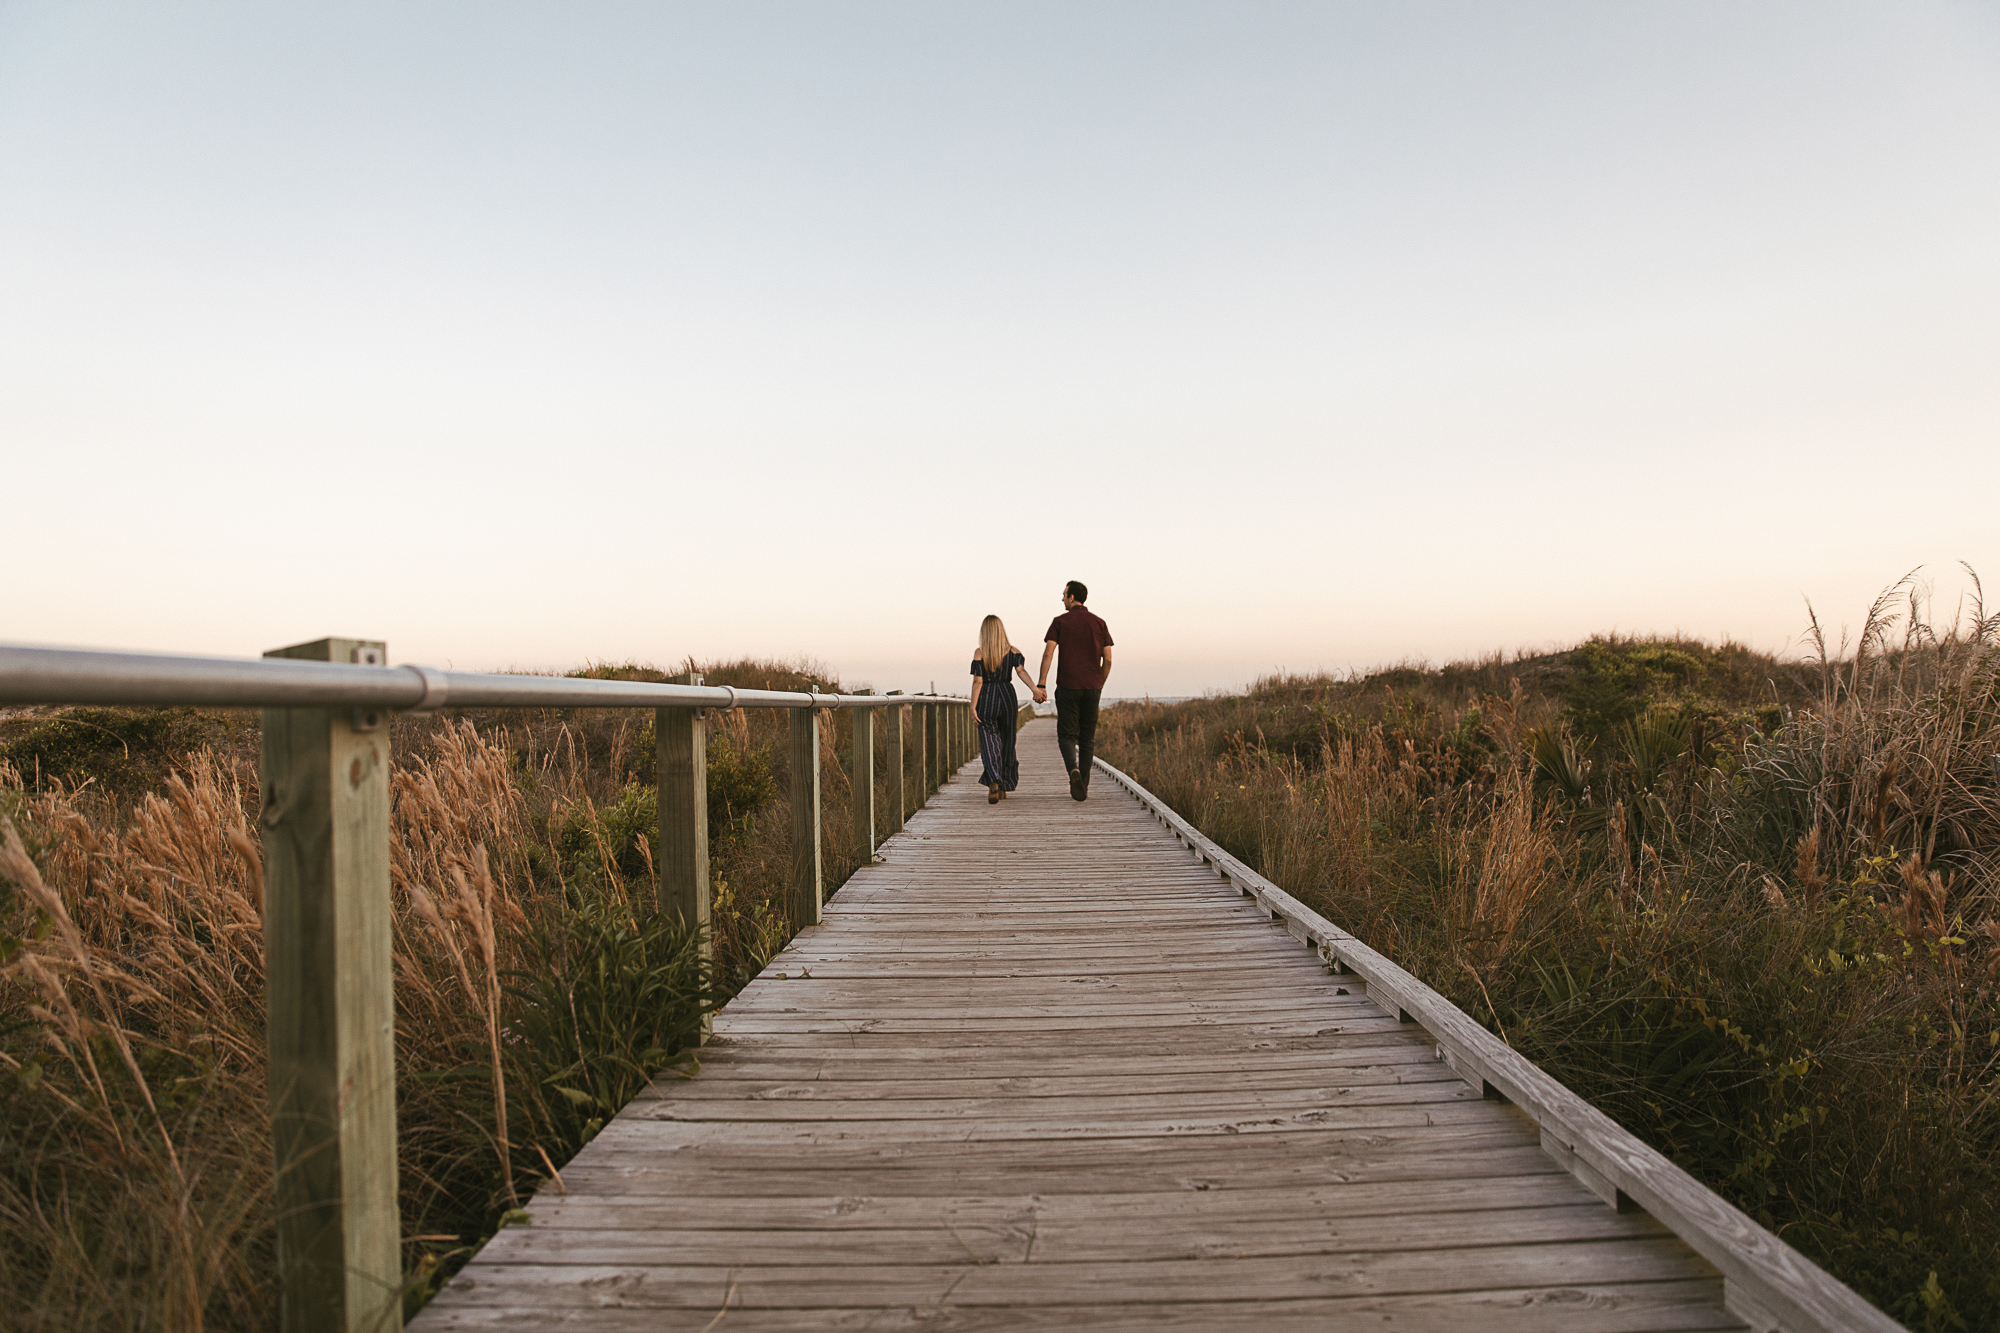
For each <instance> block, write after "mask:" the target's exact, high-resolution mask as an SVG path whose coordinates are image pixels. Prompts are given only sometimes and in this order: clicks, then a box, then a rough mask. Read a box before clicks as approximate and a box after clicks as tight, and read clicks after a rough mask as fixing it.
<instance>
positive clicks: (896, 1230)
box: [482, 1200, 1684, 1267]
mask: <svg viewBox="0 0 2000 1333" xmlns="http://www.w3.org/2000/svg"><path fill="white" fill-rule="evenodd" d="M711 1202H712V1205H713V1207H714V1208H715V1209H716V1213H715V1214H714V1216H715V1219H716V1220H715V1224H713V1225H711V1224H709V1223H708V1222H707V1221H705V1220H704V1219H701V1218H697V1217H695V1216H693V1215H691V1214H689V1213H687V1212H685V1211H683V1212H682V1213H681V1215H680V1216H679V1217H678V1218H673V1217H670V1216H668V1215H665V1214H664V1213H652V1214H644V1215H640V1216H635V1217H632V1218H631V1221H632V1222H633V1223H635V1224H636V1225H630V1226H624V1227H605V1226H593V1227H590V1228H587V1229H576V1228H570V1227H563V1226H554V1225H548V1224H545V1223H544V1222H542V1221H541V1220H540V1218H539V1216H538V1218H537V1221H536V1222H535V1224H534V1225H535V1226H540V1227H542V1230H540V1231H536V1230H534V1228H533V1227H516V1228H509V1229H508V1230H505V1231H502V1232H501V1233H500V1234H499V1235H497V1236H495V1237H494V1238H493V1239H492V1240H491V1241H490V1242H488V1244H487V1247H486V1250H485V1251H484V1252H483V1254H482V1257H483V1258H484V1259H485V1260H486V1261H487V1262H488V1263H493V1264H508V1263H526V1264H569V1263H577V1264H592V1265H598V1264H608V1265H616V1266H619V1267H626V1266H639V1265H645V1266H652V1265H662V1264H673V1265H716V1266H727V1265H729V1264H732V1263H741V1262H742V1261H743V1259H744V1257H745V1249H746V1242H747V1243H748V1244H749V1245H750V1246H753V1247H754V1249H753V1253H754V1255H755V1259H754V1262H755V1263H756V1264H757V1265H758V1266H760V1267H767V1266H777V1265H784V1264H833V1263H841V1264H870V1263H881V1262H883V1259H884V1256H885V1255H889V1254H893V1255H894V1256H895V1262H896V1263H897V1264H899V1265H925V1264H958V1263H963V1262H964V1261H965V1259H966V1257H967V1256H968V1255H970V1256H971V1257H972V1258H973V1259H974V1261H975V1262H978V1263H982V1264H1005V1263H1023V1262H1028V1261H1030V1260H1032V1259H1033V1258H1034V1257H1036V1256H1037V1255H1038V1254H1039V1255H1040V1256H1042V1257H1044V1258H1045V1259H1046V1260H1047V1261H1049V1262H1052V1263H1059V1264H1078V1263H1129V1262H1134V1261H1148V1260H1159V1259H1171V1258H1175V1257H1179V1256H1186V1257H1189V1258H1205V1257H1210V1256H1221V1255H1227V1256H1228V1257H1229V1258H1232V1259H1267V1258H1278V1257H1294V1258H1300V1259H1312V1258H1318V1257H1322V1256H1333V1255H1361V1254H1380V1253H1384V1252H1398V1253H1418V1252H1421V1251H1424V1250H1468V1249H1470V1250H1477V1249H1482V1248H1486V1247H1488V1246H1493V1245H1557V1244H1568V1243H1575V1242H1602V1241H1605V1240H1611V1239H1618V1240H1646V1239H1659V1238H1663V1237H1669V1236H1670V1234H1671V1233H1669V1232H1668V1231H1667V1229H1666V1228H1665V1227H1663V1226H1661V1225H1660V1224H1659V1223H1658V1222H1656V1221H1654V1220H1653V1219H1652V1218H1650V1217H1647V1216H1645V1215H1644V1214H1632V1215H1628V1216H1625V1217H1619V1218H1616V1219H1615V1224H1614V1225H1611V1226H1607V1225H1606V1223H1605V1219H1604V1211H1603V1209H1601V1208H1599V1207H1597V1206H1596V1205H1595V1204H1570V1205H1567V1206H1562V1205H1557V1206H1551V1207H1545V1208H1488V1209H1481V1210H1477V1211H1470V1210H1468V1211H1459V1212H1439V1213H1430V1214H1417V1215H1414V1216H1412V1215H1410V1214H1407V1213H1405V1214H1388V1215H1378V1216H1372V1217H1369V1218H1367V1219H1365V1220H1362V1219H1355V1218H1350V1217H1345V1216H1341V1215H1338V1214H1332V1213H1328V1214H1322V1215H1320V1216H1317V1217H1292V1218H1271V1219H1263V1218H1239V1219H1237V1220H1235V1221H1233V1222H1225V1221H1221V1220H1219V1219H1212V1218H1208V1217H1205V1216H1201V1215H1191V1216H1184V1217H1182V1218H1180V1219H1178V1221H1177V1222H1172V1221H1167V1220H1164V1219H1162V1220H1155V1221H1149V1222H1148V1223H1147V1224H1145V1225H1129V1224H1128V1225H1124V1226H1108V1225H1106V1220H1105V1219H1104V1218H1101V1217H1089V1216H1084V1217H1076V1218H1071V1219H1068V1220H1064V1219H1059V1218H1052V1217H1048V1216H1045V1215H1043V1214H1042V1213H1040V1212H1039V1211H1038V1210H1030V1211H1029V1212H1028V1213H1027V1215H1026V1216H1024V1217H1017V1218H1014V1219H1011V1220H1006V1221H1001V1220H997V1219H995V1220H988V1221H984V1222H981V1221H974V1220H972V1219H969V1218H964V1217H951V1218H937V1217H934V1218H929V1219H925V1220H923V1221H922V1222H921V1223H919V1224H917V1225H913V1226H906V1227H871V1228H866V1229H862V1228H856V1227H836V1228H831V1229H824V1230H823V1229H821V1228H819V1227H816V1226H809V1227H772V1226H768V1225H766V1226H760V1227H757V1228H755V1229H754V1230H751V1231H749V1232H748V1234H746V1231H745V1230H744V1229H740V1228H737V1227H734V1226H732V1225H731V1223H732V1222H733V1221H734V1219H733V1218H731V1216H730V1207H729V1204H728V1201H726V1200H713V1201H711ZM752 1236H754V1237H755V1239H754V1240H752V1239H751V1237H752ZM1663 1248H1666V1252H1667V1255H1668V1256H1669V1257H1668V1258H1667V1260H1666V1262H1668V1263H1670V1264H1675V1265H1676V1267H1678V1266H1679V1262H1684V1261H1683V1260H1681V1259H1680V1256H1676V1255H1674V1254H1673V1251H1674V1250H1675V1249H1678V1248H1679V1247H1663ZM1024 1255H1026V1256H1027V1259H1024V1257H1023V1256H1024Z"/></svg>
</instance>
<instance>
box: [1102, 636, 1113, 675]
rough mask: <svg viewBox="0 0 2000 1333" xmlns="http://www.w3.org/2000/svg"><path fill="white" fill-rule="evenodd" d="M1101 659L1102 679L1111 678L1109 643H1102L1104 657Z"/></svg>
mask: <svg viewBox="0 0 2000 1333" xmlns="http://www.w3.org/2000/svg"><path fill="white" fill-rule="evenodd" d="M1102 661H1103V663H1104V679H1105V680H1107V681H1108V680H1110V679H1111V645H1110V644H1108V643H1107V644H1105V645H1104V657H1103V658H1102Z"/></svg>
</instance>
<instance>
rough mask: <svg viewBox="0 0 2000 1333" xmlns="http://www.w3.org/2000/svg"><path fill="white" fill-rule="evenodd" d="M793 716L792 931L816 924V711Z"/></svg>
mask: <svg viewBox="0 0 2000 1333" xmlns="http://www.w3.org/2000/svg"><path fill="white" fill-rule="evenodd" d="M791 712H792V756H791V758H792V884H791V903H790V910H791V916H792V929H793V930H794V931H800V930H804V929H805V928H806V927H807V926H816V925H818V924H819V908H820V884H821V879H820V846H819V710H818V709H817V708H794V709H792V710H791Z"/></svg>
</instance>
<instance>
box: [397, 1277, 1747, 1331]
mask: <svg viewBox="0 0 2000 1333" xmlns="http://www.w3.org/2000/svg"><path fill="white" fill-rule="evenodd" d="M718 1299H719V1300H724V1301H726V1304H718V1305H717V1306H716V1307H715V1308H713V1309H711V1308H709V1307H705V1306H703V1307H695V1308H691V1309H684V1310H661V1309H647V1308H641V1309H621V1308H619V1307H618V1306H617V1305H615V1304H608V1303H607V1304H606V1305H605V1306H603V1307H601V1308H597V1309H591V1310H574V1311H567V1312H549V1313H547V1314H546V1315H543V1314H542V1312H541V1311H539V1310H536V1311H535V1313H536V1315H537V1316H538V1317H539V1318H540V1319H541V1320H542V1321H543V1323H542V1326H546V1327H556V1328H572V1327H581V1326H585V1325H587V1326H588V1327H589V1328H590V1329H592V1330H595V1331H596V1333H654V1330H665V1331H670V1333H678V1331H679V1330H689V1331H690V1333H720V1330H723V1329H728V1330H731V1331H732V1333H734V1331H735V1330H750V1331H751V1333H823V1331H824V1333H860V1331H861V1330H866V1331H867V1333H912V1331H913V1330H922V1333H995V1330H1002V1329H1004V1330H1010V1331H1012V1333H1074V1330H1077V1329H1090V1330H1092V1333H1156V1331H1157V1333H1211V1331H1212V1330H1219V1329H1232V1330H1233V1329H1243V1330H1254V1331H1255V1333H1327V1331H1328V1330H1329V1329H1333V1330H1338V1329H1349V1328H1363V1327H1366V1328H1378V1327H1379V1328H1389V1329H1395V1330H1398V1331H1399V1333H1468V1330H1476V1331H1477V1333H1546V1330H1549V1329H1553V1328H1560V1329H1562V1330H1563V1333H1678V1331H1681V1330H1687V1331H1689V1333H1700V1331H1701V1330H1720V1329H1741V1328H1742V1327H1743V1325H1742V1324H1741V1323H1740V1322H1739V1321H1737V1320H1735V1319H1732V1318H1730V1317H1729V1316H1727V1315H1725V1314H1723V1313H1722V1311H1721V1308H1720V1297H1719V1295H1718V1294H1717V1291H1716V1284H1715V1283H1714V1282H1713V1281H1708V1280H1703V1279H1694V1280H1689V1281H1680V1282H1644V1283H1636V1282H1635V1283H1592V1284H1588V1285H1564V1286H1561V1287H1553V1288H1540V1289H1538V1288H1533V1287H1526V1288H1522V1287H1510V1288H1505V1289H1501V1290H1498V1291H1488V1292H1445V1293H1435V1294H1434V1293H1422V1294H1416V1295H1395V1296H1320V1297H1309V1298H1305V1299H1301V1300H1291V1301H1259V1302H1255V1303H1245V1302H1225V1301H1185V1302H1175V1303H1172V1304H1165V1303H1132V1304H1120V1305H1106V1304H1094V1303H1093V1304H1082V1303H1077V1304H1052V1305H1038V1306H1033V1307H1027V1308H1023V1307H1018V1306H976V1307H963V1306H957V1305H953V1304H951V1303H949V1302H946V1303H942V1304H935V1305H925V1306H918V1305H910V1306H903V1307H892V1308H887V1309H884V1308H881V1307H879V1306H872V1305H871V1306H862V1307H859V1308H847V1309H833V1308H819V1309H806V1310H758V1309H745V1308H743V1305H742V1303H741V1301H742V1295H741V1292H740V1290H732V1289H730V1288H729V1287H727V1286H725V1287H724V1288H723V1290H722V1292H721V1294H720V1296H719V1298H718ZM426 1318H427V1319H430V1318H435V1319H436V1321H437V1322H436V1324H435V1325H434V1326H435V1327H437V1328H440V1329H490V1328H499V1327H514V1326H516V1321H518V1320H520V1319H521V1318H522V1313H521V1312H520V1311H517V1310H516V1309H514V1308H513V1307H509V1306H505V1305H500V1306H496V1307H470V1306H469V1307H466V1308H463V1309H452V1310H449V1311H440V1312H439V1314H438V1315H437V1316H429V1315H427V1316H426ZM426 1326H427V1327H429V1326H432V1325H429V1324H427V1325H426Z"/></svg>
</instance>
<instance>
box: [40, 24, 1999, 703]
mask: <svg viewBox="0 0 2000 1333" xmlns="http://www.w3.org/2000/svg"><path fill="white" fill-rule="evenodd" d="M1996 238H2000V9H1996V7H1995V6H1993V5H1991V4H1984V3H1980V4H1972V3H1966V4H1922V3H1901V4H1894V5H1884V4H1879V3H1872V2H1871V3H1863V4H1839V3H1828V2H1827V0H1812V2H1811V3H1797V4H1741V3H1734V2H1731V3H1691V2H1687V0H1676V2H1675V3H1656V4H1646V3H1621V4H1600V3H1589V4H1515V5H1506V4H1496V3H1487V2H1484V0H1482V2H1481V3H1474V4H1395V5H1388V4H1373V3H1369V4H1359V3H1357V4H1346V5H1342V4H1332V3H1311V4H1258V3H1227V4H1224V3H1213V4H1200V5H1191V4H1174V3H1164V2H1163V0H1145V2H1144V3H1131V4H1118V3H1091V4H1081V5H1079V4H1032V3H1007V4H984V5H975V4H953V5H939V4H934V3H929V2H928V0H925V2H923V3H915V2H913V3H906V4H820V3H799V4H790V5H779V4H747V3H746V4H704V5H668V4H633V5H617V4H608V3H593V4H589V5H556V4H550V5H545V6H532V7H531V6H521V5H504V4H493V3H479V4H461V5H453V4H437V3H433V4H422V3H419V4H411V3H397V4H393V5H387V4H385V5H380V6H374V7H371V6H368V5H363V4H341V5H316V6H307V5H271V4H262V3H260V4H242V5H230V4H197V5H151V4H115V3H91V2H90V0H61V2H60V3H46V4H43V3H21V2H20V0H0V513H4V515H5V527H4V531H5V533H6V536H7V541H6V552H7V555H6V560H5V563H4V566H0V569H3V570H4V577H0V639H5V640H8V641H13V642H43V643H66V644H82V645H91V646H117V647H137V648H152V649H164V650H177V651H178V650H185V651H196V652H213V653H223V654H243V655H253V654H255V653H258V652H260V651H262V650H263V649H265V648H269V647H273V646H277V645H280V644H285V643H291V642H295V641H298V640H302V639H308V638H316V637H319V636H321V635H324V634H351V635H365V636H371V637H378V638H384V639H386V640H388V642H389V645H390V651H391V654H392V657H394V658H396V659H398V660H411V661H427V662H433V663H437V664H439V665H456V666H459V667H466V668H475V667H497V666H509V665H514V666H536V667H549V666H568V665H573V664H576V663H579V662H581V661H584V660H585V659H616V660H622V659H625V658H639V659H653V660H658V661H662V662H665V661H670V660H673V659H676V658H679V657H681V656H683V655H686V654H694V655H696V656H698V657H714V656H728V655H735V654H739V653H751V654H774V655H786V656H789V655H797V654H807V655H811V656H813V657H815V658H817V659H819V660H821V661H823V662H825V663H826V664H828V665H829V666H831V667H833V668H834V669H836V670H837V671H838V672H839V673H840V674H841V675H842V677H843V678H844V679H845V680H846V681H847V682H849V683H850V684H854V683H861V682H872V683H874V684H876V685H877V686H879V687H882V688H896V687H899V686H915V685H922V684H924V683H927V682H928V681H930V680H933V679H935V680H937V681H938V682H939V683H940V684H941V685H942V684H946V683H950V684H951V685H953V686H954V687H956V686H959V685H962V681H961V679H960V673H961V672H962V671H963V669H964V663H965V661H966V659H967V658H968V657H969V656H970V652H971V649H972V646H973V642H974V635H975V631H976V628H977V623H978V619H979V617H980V616H981V615H983V614H985V613H987V612H989V611H991V612H998V613H999V614H1001V615H1002V616H1004V617H1005V618H1006V619H1007V621H1008V623H1009V626H1010V629H1011V630H1012V632H1013V636H1014V638H1015V640H1016V641H1017V642H1019V643H1021V645H1022V646H1023V647H1024V648H1028V649H1030V651H1033V650H1034V647H1035V645H1037V644H1038V643H1039V640H1040V635H1041V631H1042V629H1043V627H1044V625H1045V624H1046V621H1047V618H1048V617H1049V616H1050V615H1051V614H1052V613H1054V612H1055V611H1056V610H1058V609H1059V607H1058V605H1057V593H1058V591H1059V589H1060V586H1061V584H1062V581H1063V580H1064V579H1067V578H1080V579H1083V580H1085V581H1086V582H1088V583H1089V584H1090V585H1091V589H1092V596H1091V606H1092V608H1093V609H1094V610H1096V611H1098V612H1099V614H1101V615H1103V616H1105V618H1106V619H1107V620H1108V621H1109V622H1110V624H1111V627H1112V630H1113V633H1114V635H1115V636H1116V637H1117V639H1118V643H1119V653H1120V664H1119V667H1118V670H1117V672H1116V673H1115V674H1114V677H1113V681H1112V686H1113V688H1112V692H1113V693H1118V694H1122V693H1137V692H1141V691H1151V692H1154V693H1160V694H1178V693H1189V692H1196V691H1200V690H1204V689H1209V688H1225V687H1229V686H1233V685H1240V684H1242V683H1243V682H1245V681H1247V680H1249V679H1251V678H1252V677H1254V676H1256V675H1258V674H1260V673H1263V672H1266V671H1269V670H1272V669H1274V668H1280V667H1282V668H1288V669H1292V670H1309V669H1313V668H1318V667H1328V668H1347V667H1351V666H1366V665H1369V664H1373V663H1379V662H1383V661H1390V660H1396V659H1400V658H1429V659H1432V660H1442V659H1447V658H1450V657H1453V656H1462V655H1467V654H1473V653H1480V652H1484V651H1487V650H1490V649H1494V648H1503V649H1514V648H1518V647H1534V646H1542V645H1552V644H1564V643H1568V642H1573V641H1575V640H1576V639H1579V638H1581V637H1583V636H1586V635H1588V634H1590V633H1592V632H1601V631H1613V630H1616V631H1620V632H1625V633H1644V632H1651V631H1657V632H1672V631H1683V632H1687V633H1691V634H1696V635H1701V636H1704V637H1718V636H1724V635H1727V636H1732V637H1734V638H1737V639H1739V640H1741V641H1744V642H1747V643H1750V644H1752V645H1753V646H1756V647H1762V648H1769V649H1784V648H1787V647H1788V646H1789V645H1792V644H1793V643H1794V642H1795V640H1796V636H1797V634H1798V631H1799V630H1800V629H1801V627H1802V625H1803V623H1804V619H1805V601H1804V599H1806V598H1811V599H1812V601H1813V603H1814V604H1815V605H1816V606H1817V607H1818V608H1819V609H1820V611H1821V613H1822V615H1823V616H1824V617H1826V618H1828V619H1830V620H1833V621H1835V622H1839V621H1843V620H1844V621H1848V622H1850V623H1852V622H1854V621H1857V620H1858V618H1859V617H1860V615H1861V613H1862V611H1863V609H1864V608H1865V605H1866V603H1867V602H1868V600H1869V599H1870V598H1871V597H1872V596H1873V594H1874V593H1875V592H1876V591H1877V590H1878V589H1880V588H1881V587H1882V586H1883V585H1885V584H1888V583H1890V582H1892V581H1894V580H1895V579H1896V578H1898V577H1899V576H1901V575H1902V574H1903V573H1904V572H1905V571H1906V570H1908V569H1910V568H1912V567H1914V566H1918V565H1923V566H1926V567H1927V569H1928V571H1929V572H1930V573H1931V574H1932V575H1934V576H1935V578H1936V580H1937V588H1938V594H1939V599H1940V601H1942V602H1944V603H1946V604H1947V605H1949V603H1950V602H1951V601H1952V600H1953V599H1954V598H1955V597H1956V596H1957V595H1958V591H1959V589H1960V587H1961V586H1962V584H1963V579H1962V576H1961V575H1960V574H1959V572H1958V570H1957V565H1956V562H1958V561H1960V560H1966V561H1970V562H1971V563H1972V564H1973V565H1975V566H1976V567H1978V568H1979V569H1981V570H1982V571H1983V572H1984V573H1985V574H1986V575H1987V576H1988V577H1989V578H1993V579H2000V521H1996V511H2000V464H1996V445H2000V243H1996ZM1995 601H1996V602H2000V583H1996V596H1995Z"/></svg>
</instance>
